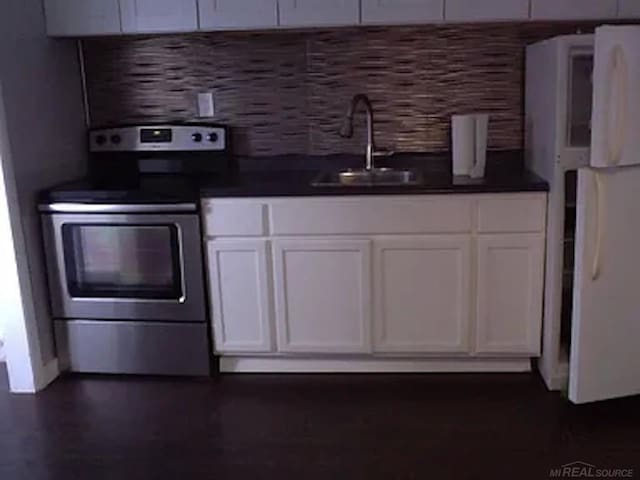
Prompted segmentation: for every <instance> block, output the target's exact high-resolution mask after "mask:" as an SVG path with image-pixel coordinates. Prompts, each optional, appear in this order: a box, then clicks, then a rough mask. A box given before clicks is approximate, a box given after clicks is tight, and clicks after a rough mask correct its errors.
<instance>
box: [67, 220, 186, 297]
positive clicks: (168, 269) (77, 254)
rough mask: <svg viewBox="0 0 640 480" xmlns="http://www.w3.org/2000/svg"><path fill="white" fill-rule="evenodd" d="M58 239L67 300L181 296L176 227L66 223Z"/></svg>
mask: <svg viewBox="0 0 640 480" xmlns="http://www.w3.org/2000/svg"><path fill="white" fill-rule="evenodd" d="M62 239H63V243H64V258H65V268H66V272H67V283H68V285H67V286H68V288H69V293H70V295H71V296H72V297H80V298H81V297H87V298H136V299H137V298H140V299H179V298H181V297H182V296H183V291H182V290H183V289H182V275H181V272H180V246H179V240H178V229H177V228H176V226H175V225H138V226H134V225H79V224H66V225H63V227H62Z"/></svg>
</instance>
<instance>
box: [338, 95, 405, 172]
mask: <svg viewBox="0 0 640 480" xmlns="http://www.w3.org/2000/svg"><path fill="white" fill-rule="evenodd" d="M361 103H362V104H363V105H364V108H365V111H366V113H367V151H366V164H365V169H366V170H374V169H375V166H374V164H373V160H374V158H375V157H377V156H389V155H392V154H393V152H378V151H376V144H375V141H374V138H373V108H372V107H371V102H370V101H369V98H368V97H367V96H366V95H364V94H362V93H359V94H358V95H355V96H354V97H353V98H352V99H351V103H350V104H349V109H348V110H347V115H346V116H345V118H344V122H343V124H342V128H340V136H341V137H344V138H351V137H353V115H354V113H355V111H356V108H358V105H359V104H361Z"/></svg>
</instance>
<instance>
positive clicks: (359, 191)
mask: <svg viewBox="0 0 640 480" xmlns="http://www.w3.org/2000/svg"><path fill="white" fill-rule="evenodd" d="M238 163H239V172H238V173H237V174H235V175H231V176H225V177H218V178H214V177H210V178H207V177H205V178H203V179H201V180H200V195H201V196H202V197H276V196H328V195H416V194H447V193H509V192H545V191H547V190H548V189H549V187H548V184H547V182H546V181H544V180H543V179H542V178H540V177H538V176H537V175H535V174H534V173H532V172H531V171H529V170H527V169H525V168H524V166H523V165H524V161H523V153H522V152H521V151H515V152H511V151H510V152H490V153H489V155H488V158H487V170H486V174H485V177H484V178H480V179H472V178H469V177H458V176H453V175H452V174H451V160H450V156H449V155H448V154H441V155H439V154H424V155H422V154H400V155H395V156H393V157H391V158H388V159H384V160H382V159H380V160H378V161H376V166H378V167H386V166H392V167H396V168H416V169H419V170H420V171H422V174H423V179H424V181H423V182H422V184H420V185H415V186H393V187H390V186H359V187H344V186H342V187H314V186H312V185H311V182H313V180H314V179H315V178H316V177H317V176H318V175H319V174H320V173H321V172H324V171H332V170H340V169H344V168H362V167H363V159H362V157H361V156H345V155H333V156H327V157H304V156H282V157H263V158H239V159H238Z"/></svg>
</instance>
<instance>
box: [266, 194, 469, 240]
mask: <svg viewBox="0 0 640 480" xmlns="http://www.w3.org/2000/svg"><path fill="white" fill-rule="evenodd" d="M471 227H472V201H471V200H470V199H468V198H465V199H461V198H458V199H455V198H451V197H443V196H432V197H429V198H391V197H373V198H372V197H369V198H364V199H363V198H361V197H360V198H341V199H338V198H335V197H334V198H322V199H308V200H307V199H304V200H295V201H292V200H288V201H282V202H274V203H273V204H272V206H271V231H272V234H273V235H352V234H355V235H361V234H362V235H364V234H370V235H375V234H382V235H392V234H403V233H404V234H414V233H464V232H470V231H471Z"/></svg>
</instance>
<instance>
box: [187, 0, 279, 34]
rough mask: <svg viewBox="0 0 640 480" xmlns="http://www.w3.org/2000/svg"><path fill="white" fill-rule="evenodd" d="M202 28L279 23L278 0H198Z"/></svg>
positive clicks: (234, 27) (244, 27)
mask: <svg viewBox="0 0 640 480" xmlns="http://www.w3.org/2000/svg"><path fill="white" fill-rule="evenodd" d="M198 13H199V16H200V29H201V30H234V29H238V30H241V29H251V28H269V27H276V26H277V25H278V0H242V1H239V0H198Z"/></svg>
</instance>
